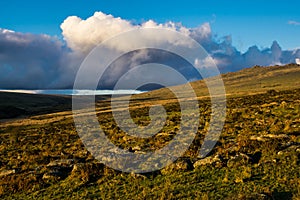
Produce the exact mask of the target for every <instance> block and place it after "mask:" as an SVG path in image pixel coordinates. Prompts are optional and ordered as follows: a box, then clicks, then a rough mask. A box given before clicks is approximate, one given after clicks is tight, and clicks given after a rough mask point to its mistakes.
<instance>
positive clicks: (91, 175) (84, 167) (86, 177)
mask: <svg viewBox="0 0 300 200" xmlns="http://www.w3.org/2000/svg"><path fill="white" fill-rule="evenodd" d="M104 169H105V165H104V164H102V163H77V164H75V165H74V166H73V169H72V171H71V177H73V178H74V177H77V178H80V179H81V180H83V181H84V182H88V181H92V180H96V179H98V178H100V177H101V176H103V175H104Z"/></svg>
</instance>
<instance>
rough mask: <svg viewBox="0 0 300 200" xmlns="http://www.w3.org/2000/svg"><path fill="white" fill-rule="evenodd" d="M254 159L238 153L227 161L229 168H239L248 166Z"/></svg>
mask: <svg viewBox="0 0 300 200" xmlns="http://www.w3.org/2000/svg"><path fill="white" fill-rule="evenodd" d="M251 160H252V159H251V158H250V157H249V156H248V155H246V154H243V153H238V154H237V155H235V156H234V157H232V158H230V159H229V160H228V161H227V167H237V166H241V165H246V164H248V163H249V162H250V161H251Z"/></svg>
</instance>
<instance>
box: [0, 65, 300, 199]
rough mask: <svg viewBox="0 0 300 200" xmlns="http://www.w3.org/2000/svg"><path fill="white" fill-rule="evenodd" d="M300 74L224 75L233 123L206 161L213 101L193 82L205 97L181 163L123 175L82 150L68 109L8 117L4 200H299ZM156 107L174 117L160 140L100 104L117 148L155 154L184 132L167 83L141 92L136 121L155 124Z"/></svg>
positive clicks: (0, 170)
mask: <svg viewBox="0 0 300 200" xmlns="http://www.w3.org/2000/svg"><path fill="white" fill-rule="evenodd" d="M299 72H300V67H299V66H297V65H288V66H284V67H271V68H262V67H255V68H251V69H246V70H243V71H241V72H237V73H230V74H226V75H223V78H224V82H225V86H226V91H227V117H226V122H225V125H224V129H223V131H222V135H221V137H220V139H219V140H218V143H217V145H216V146H215V148H214V149H213V151H212V152H211V153H210V154H209V155H208V157H206V158H204V159H203V158H199V157H198V151H199V148H200V147H201V144H202V142H203V139H204V137H205V135H206V133H207V128H208V124H209V119H210V113H211V109H210V100H209V98H207V95H208V93H207V90H206V89H205V87H204V86H203V84H204V83H203V82H201V81H200V82H197V83H193V84H194V85H193V87H194V88H195V89H196V91H197V93H198V94H200V95H199V105H200V106H199V112H200V114H201V115H200V118H199V128H198V132H197V136H196V138H195V139H194V141H193V143H192V145H191V146H190V148H189V149H188V150H187V151H186V152H185V154H184V155H182V157H181V158H179V159H178V160H177V161H176V162H175V163H174V164H171V165H169V166H168V167H166V168H164V169H162V170H160V171H155V172H153V173H147V174H130V173H123V172H119V171H115V170H113V169H110V168H108V167H106V166H104V165H103V164H101V163H100V162H99V161H97V160H95V159H94V158H93V157H92V156H91V155H90V153H89V152H88V151H87V150H86V149H85V147H84V146H83V144H82V141H81V140H80V138H79V136H78V134H77V132H76V129H75V126H74V122H73V117H72V113H71V112H70V111H69V110H68V109H66V110H64V111H63V112H53V113H49V114H43V115H31V116H30V117H29V118H26V119H19V120H11V121H6V122H2V123H1V124H0V197H1V198H2V199H71V198H73V199H300V170H299V164H300V98H299V92H300V86H299V83H300V73H299ZM257 77H259V78H257ZM180 87H181V88H183V89H182V92H184V86H180ZM152 104H163V105H164V107H165V109H166V111H167V114H168V117H167V122H166V124H165V126H164V127H163V129H162V130H161V131H160V132H159V133H158V134H157V135H155V136H153V137H151V138H145V139H140V138H139V139H138V138H134V137H132V136H129V135H127V134H126V133H124V132H123V131H121V130H120V129H119V128H118V126H117V124H116V123H115V121H114V120H113V118H112V114H111V111H110V105H109V102H108V101H105V100H103V101H98V102H97V105H98V107H97V113H98V119H99V122H100V124H101V127H102V128H103V129H104V130H105V132H106V135H107V136H108V137H109V138H110V139H111V141H113V143H114V144H116V145H118V146H120V147H122V148H124V149H130V150H131V151H133V152H136V153H139V152H141V151H153V150H155V149H159V148H161V147H163V146H164V145H166V144H167V143H168V142H169V141H170V140H172V138H173V137H174V135H175V134H176V133H177V130H178V127H179V125H180V109H179V107H178V102H177V101H176V99H175V97H174V95H172V94H171V93H170V92H168V90H166V89H162V90H157V91H153V92H150V93H145V94H140V95H136V96H134V97H133V100H132V101H131V116H132V117H133V120H134V121H135V122H136V123H137V124H140V125H147V124H148V123H149V117H148V108H149V106H150V105H152ZM27 109H28V108H27Z"/></svg>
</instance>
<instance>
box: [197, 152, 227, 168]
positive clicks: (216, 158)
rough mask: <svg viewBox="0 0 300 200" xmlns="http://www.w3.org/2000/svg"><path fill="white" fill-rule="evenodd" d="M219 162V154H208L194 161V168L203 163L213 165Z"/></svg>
mask: <svg viewBox="0 0 300 200" xmlns="http://www.w3.org/2000/svg"><path fill="white" fill-rule="evenodd" d="M217 163H218V164H221V163H222V159H221V156H220V155H216V156H209V157H206V158H203V159H200V160H198V161H196V162H195V163H194V165H193V166H194V168H198V167H199V166H205V165H215V164H217Z"/></svg>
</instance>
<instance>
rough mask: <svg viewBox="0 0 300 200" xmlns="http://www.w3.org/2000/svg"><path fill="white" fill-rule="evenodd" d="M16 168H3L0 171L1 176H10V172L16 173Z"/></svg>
mask: <svg viewBox="0 0 300 200" xmlns="http://www.w3.org/2000/svg"><path fill="white" fill-rule="evenodd" d="M15 173H16V170H15V169H10V170H3V171H1V172H0V177H2V176H8V175H10V174H15Z"/></svg>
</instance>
